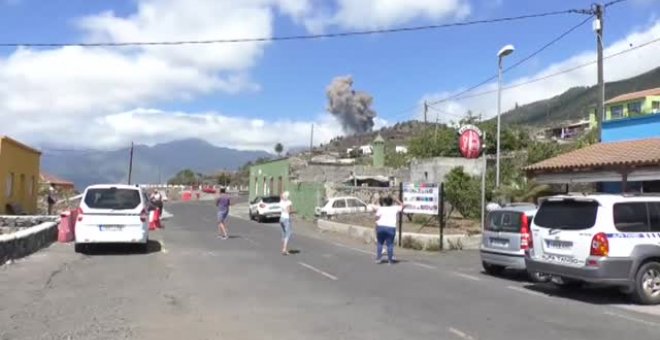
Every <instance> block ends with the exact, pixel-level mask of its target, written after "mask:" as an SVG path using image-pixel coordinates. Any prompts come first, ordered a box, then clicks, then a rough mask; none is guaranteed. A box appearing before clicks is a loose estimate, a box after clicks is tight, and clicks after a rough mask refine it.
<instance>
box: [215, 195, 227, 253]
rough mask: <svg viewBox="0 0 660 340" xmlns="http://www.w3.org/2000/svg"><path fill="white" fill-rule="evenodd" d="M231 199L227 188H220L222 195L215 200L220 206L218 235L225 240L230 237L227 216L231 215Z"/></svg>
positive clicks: (217, 205)
mask: <svg viewBox="0 0 660 340" xmlns="http://www.w3.org/2000/svg"><path fill="white" fill-rule="evenodd" d="M230 205H231V200H230V198H229V195H227V190H226V189H225V188H220V196H218V199H216V200H215V206H216V207H218V237H220V238H221V239H223V240H226V239H228V238H229V235H227V225H226V224H227V217H228V216H229V206H230Z"/></svg>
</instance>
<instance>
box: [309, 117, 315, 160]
mask: <svg viewBox="0 0 660 340" xmlns="http://www.w3.org/2000/svg"><path fill="white" fill-rule="evenodd" d="M313 149H314V123H312V134H311V136H310V137H309V155H310V157H311V156H312V150H313Z"/></svg>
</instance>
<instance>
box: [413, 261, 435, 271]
mask: <svg viewBox="0 0 660 340" xmlns="http://www.w3.org/2000/svg"><path fill="white" fill-rule="evenodd" d="M410 263H412V264H413V265H415V266H417V267H422V268H426V269H438V267H436V266H432V265H430V264H426V263H419V262H410Z"/></svg>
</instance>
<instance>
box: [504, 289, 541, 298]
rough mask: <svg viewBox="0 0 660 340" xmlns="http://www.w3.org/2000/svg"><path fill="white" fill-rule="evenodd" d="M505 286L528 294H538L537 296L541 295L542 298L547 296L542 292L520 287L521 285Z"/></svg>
mask: <svg viewBox="0 0 660 340" xmlns="http://www.w3.org/2000/svg"><path fill="white" fill-rule="evenodd" d="M506 288H508V289H511V290H515V291H517V292H521V293H525V294H529V295H534V296H539V297H542V298H544V299H547V298H548V296H547V295H545V294H543V293H539V292H535V291H533V290H529V289H525V288H522V287H516V286H506Z"/></svg>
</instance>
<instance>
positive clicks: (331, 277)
mask: <svg viewBox="0 0 660 340" xmlns="http://www.w3.org/2000/svg"><path fill="white" fill-rule="evenodd" d="M298 264H299V265H301V266H303V267H305V268H307V269H309V270H312V271H314V272H316V273H319V274H321V275H323V276H325V277H327V278H328V279H330V280H333V281H337V280H338V279H337V277H336V276H334V275H332V274H328V273H326V272H324V271H322V270H321V269H318V268H316V267H314V266H311V265H308V264H307V263H305V262H298Z"/></svg>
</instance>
